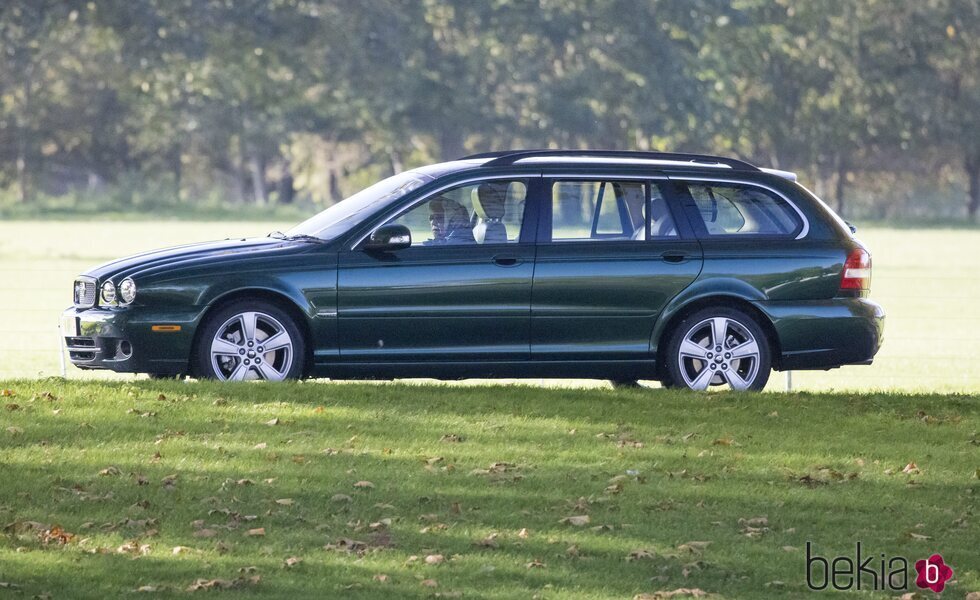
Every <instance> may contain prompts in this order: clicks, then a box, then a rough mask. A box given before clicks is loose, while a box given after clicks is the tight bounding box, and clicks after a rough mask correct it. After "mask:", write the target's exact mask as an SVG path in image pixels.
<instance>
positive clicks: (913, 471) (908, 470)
mask: <svg viewBox="0 0 980 600" xmlns="http://www.w3.org/2000/svg"><path fill="white" fill-rule="evenodd" d="M902 473H905V474H906V475H918V474H920V473H922V471H921V470H920V469H919V466H918V465H917V464H915V463H914V462H910V463H909V464H907V465H905V468H904V469H902Z"/></svg>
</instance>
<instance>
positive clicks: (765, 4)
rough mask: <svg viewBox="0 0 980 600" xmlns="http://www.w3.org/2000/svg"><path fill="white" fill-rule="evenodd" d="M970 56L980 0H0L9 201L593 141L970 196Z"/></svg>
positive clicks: (154, 200)
mask: <svg viewBox="0 0 980 600" xmlns="http://www.w3.org/2000/svg"><path fill="white" fill-rule="evenodd" d="M978 78H980V0H920V1H918V2H890V1H884V0H814V1H812V2H805V3H804V2H792V1H789V0H775V1H763V0H608V1H604V2H595V1H589V0H534V1H517V0H486V1H479V2H475V1H466V0H455V1H453V0H420V1H418V2H402V1H399V0H363V1H359V2H353V1H344V0H236V1H234V2H233V1H231V0H91V1H87V2H85V1H79V0H7V1H6V2H4V3H2V4H0V190H2V191H0V214H5V215H17V214H45V213H47V212H49V211H56V212H57V211H58V210H59V207H61V209H63V210H77V211H81V212H85V211H86V210H89V211H97V210H139V211H170V210H178V207H185V209H186V208H188V207H195V209H196V207H201V206H204V207H207V206H224V205H226V204H228V203H233V204H237V205H249V206H258V207H262V206H270V205H284V204H285V205H289V204H296V203H301V204H310V203H318V204H328V203H331V202H335V201H337V200H338V199H340V198H342V197H344V196H345V195H347V194H348V193H350V192H352V191H353V190H354V189H356V188H359V187H361V186H363V185H364V184H366V183H369V182H370V181H372V180H374V179H376V178H378V177H381V176H383V175H386V174H389V173H391V172H394V171H399V170H401V169H404V168H409V167H412V166H415V165H418V164H421V163H426V162H432V161H435V160H439V159H451V158H455V157H458V156H460V155H463V154H466V153H469V152H475V151H485V150H492V149H503V148H519V147H575V148H578V147H594V148H623V149H626V148H630V149H663V150H680V151H708V152H718V153H725V154H731V155H737V156H741V157H745V158H748V159H750V160H753V161H756V162H757V163H759V164H762V165H766V166H775V167H779V168H785V169H791V170H795V171H798V172H799V173H800V174H801V177H802V179H803V180H804V181H805V182H806V183H807V184H808V185H810V186H812V187H813V188H815V191H816V192H817V193H818V194H819V195H822V196H824V197H826V198H827V199H828V200H829V201H831V202H832V203H833V204H835V205H836V206H837V207H838V208H839V210H841V211H842V212H844V213H845V214H846V215H848V216H854V217H864V218H876V219H880V218H890V219H894V218H919V217H929V218H963V216H964V215H966V216H968V217H970V218H973V217H975V215H976V213H977V211H978V206H980V179H978V177H980V83H978ZM964 209H965V210H964Z"/></svg>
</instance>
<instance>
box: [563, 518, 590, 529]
mask: <svg viewBox="0 0 980 600" xmlns="http://www.w3.org/2000/svg"><path fill="white" fill-rule="evenodd" d="M591 521H592V519H591V518H590V517H589V515H576V516H574V517H565V518H564V519H562V520H561V521H559V522H560V523H562V524H565V525H574V526H575V527H584V526H586V525H588V524H589V523H590V522H591Z"/></svg>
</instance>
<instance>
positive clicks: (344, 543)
mask: <svg viewBox="0 0 980 600" xmlns="http://www.w3.org/2000/svg"><path fill="white" fill-rule="evenodd" d="M323 549H324V550H333V551H337V552H347V553H349V554H357V555H358V556H363V555H364V554H365V553H367V551H368V550H369V546H368V544H367V542H361V541H358V540H352V539H349V538H341V539H339V540H337V542H336V543H334V544H327V545H325V546H324V547H323Z"/></svg>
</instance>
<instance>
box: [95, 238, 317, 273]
mask: <svg viewBox="0 0 980 600" xmlns="http://www.w3.org/2000/svg"><path fill="white" fill-rule="evenodd" d="M311 246H314V244H311V243H309V242H300V241H290V240H281V239H274V238H242V239H227V240H221V241H215V242H201V243H197V244H186V245H183V246H174V247H172V248H163V249H160V250H151V251H149V252H142V253H140V254H134V255H132V256H127V257H125V258H119V259H116V260H113V261H110V262H107V263H105V264H102V265H99V266H97V267H95V268H93V269H90V270H88V271H86V272H85V273H84V275H85V276H88V277H94V278H95V279H98V280H99V281H102V280H105V279H107V278H113V279H120V278H123V277H130V276H135V275H139V274H145V273H150V272H152V273H154V274H157V273H162V272H169V271H172V270H174V269H175V268H178V267H180V268H185V267H192V266H200V265H202V264H204V263H206V264H208V265H213V264H215V263H222V262H233V261H240V260H242V259H249V258H260V257H267V256H270V255H279V254H291V253H299V252H303V251H306V250H309V248H310V247H311Z"/></svg>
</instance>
